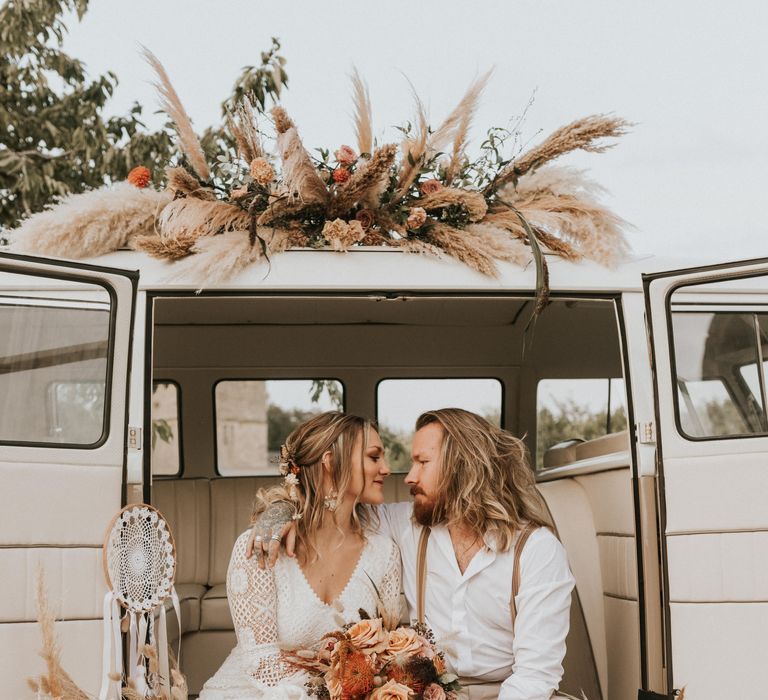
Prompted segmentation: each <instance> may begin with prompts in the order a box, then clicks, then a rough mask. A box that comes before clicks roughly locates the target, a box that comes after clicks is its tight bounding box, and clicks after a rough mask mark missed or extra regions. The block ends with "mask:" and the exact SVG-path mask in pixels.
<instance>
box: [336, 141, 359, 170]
mask: <svg viewBox="0 0 768 700" xmlns="http://www.w3.org/2000/svg"><path fill="white" fill-rule="evenodd" d="M333 155H334V156H336V162H337V163H339V164H340V165H352V164H353V163H354V162H355V161H356V160H357V153H355V149H354V148H352V146H346V145H344V146H342V147H341V148H339V150H338V151H336V152H335V153H334V154H333Z"/></svg>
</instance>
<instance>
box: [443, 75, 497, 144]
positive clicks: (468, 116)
mask: <svg viewBox="0 0 768 700" xmlns="http://www.w3.org/2000/svg"><path fill="white" fill-rule="evenodd" d="M492 73H493V70H489V71H487V72H486V73H484V74H483V75H481V76H480V77H479V78H477V79H476V80H474V81H473V82H472V84H471V85H470V86H469V89H468V90H467V92H466V93H465V94H464V97H462V99H461V102H459V104H458V105H456V107H455V108H454V110H453V111H452V112H451V113H450V114H449V115H448V117H446V119H445V121H444V122H443V123H442V124H441V125H440V126H439V127H438V128H437V129H436V130H435V132H434V133H433V134H432V136H430V138H429V148H430V149H431V150H433V151H442V150H443V149H444V148H445V147H446V146H447V145H448V144H449V143H450V142H451V141H452V140H453V154H452V155H453V156H455V157H456V158H460V157H461V154H463V152H464V147H465V146H466V141H467V134H468V132H469V127H470V125H471V123H472V119H473V117H474V116H475V112H476V111H477V106H478V104H479V102H480V97H481V95H482V93H483V90H485V87H486V85H488V81H489V80H490V78H491V74H492Z"/></svg>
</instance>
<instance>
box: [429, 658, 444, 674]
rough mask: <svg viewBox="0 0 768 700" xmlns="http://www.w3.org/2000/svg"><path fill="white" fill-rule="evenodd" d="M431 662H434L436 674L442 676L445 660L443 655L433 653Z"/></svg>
mask: <svg viewBox="0 0 768 700" xmlns="http://www.w3.org/2000/svg"><path fill="white" fill-rule="evenodd" d="M432 663H433V664H435V671H437V675H438V676H442V675H443V674H444V673H445V660H444V659H443V657H442V656H438V655H437V654H435V656H434V658H433V659H432Z"/></svg>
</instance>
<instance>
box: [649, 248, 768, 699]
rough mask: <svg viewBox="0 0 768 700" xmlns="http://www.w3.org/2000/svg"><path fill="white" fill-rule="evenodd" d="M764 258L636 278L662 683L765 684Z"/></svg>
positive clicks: (713, 688) (736, 693)
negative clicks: (649, 388)
mask: <svg viewBox="0 0 768 700" xmlns="http://www.w3.org/2000/svg"><path fill="white" fill-rule="evenodd" d="M767 274H768V260H752V261H745V262H741V263H735V264H730V265H718V266H711V267H702V268H696V269H690V270H676V271H672V272H662V273H657V274H650V275H644V276H643V284H644V292H645V302H646V314H647V323H648V330H649V334H650V345H651V355H652V364H653V369H654V382H655V387H654V388H655V391H654V394H655V401H656V406H655V413H656V449H657V457H656V459H657V468H658V470H657V471H658V475H659V481H658V488H659V494H658V496H659V509H660V512H659V523H660V531H661V538H660V539H661V542H660V546H661V559H662V571H663V582H662V584H663V585H662V589H663V592H664V594H663V598H664V601H663V602H664V616H665V620H664V624H665V640H666V650H665V655H666V668H667V684H668V685H667V687H668V688H669V689H670V690H672V689H678V688H682V687H683V686H686V691H687V692H686V697H687V696H688V695H690V697H692V698H697V700H723V698H747V697H750V698H752V697H762V696H763V695H764V694H765V693H766V692H768V690H766V683H767V682H768V675H767V674H766V659H768V635H766V629H768V413H767V412H766V406H768V399H767V396H766V394H767V392H766V381H765V369H766V365H765V363H766V361H767V360H768V277H766V275H767Z"/></svg>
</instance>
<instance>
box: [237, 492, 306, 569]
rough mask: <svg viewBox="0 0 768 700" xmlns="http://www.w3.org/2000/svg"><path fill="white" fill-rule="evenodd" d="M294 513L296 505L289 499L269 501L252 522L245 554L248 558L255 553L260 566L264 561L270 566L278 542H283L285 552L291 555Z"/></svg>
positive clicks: (294, 542) (294, 532)
mask: <svg viewBox="0 0 768 700" xmlns="http://www.w3.org/2000/svg"><path fill="white" fill-rule="evenodd" d="M295 513H296V506H295V505H294V504H293V503H291V502H290V501H274V502H273V503H271V504H270V505H269V506H268V507H267V509H266V510H264V511H263V512H262V513H261V514H260V515H259V516H258V517H257V518H256V520H255V522H254V523H253V527H252V528H251V535H250V537H249V538H248V545H247V547H246V550H245V556H246V557H247V558H249V559H250V558H251V557H252V556H253V555H254V554H255V555H256V557H257V559H258V562H259V566H260V567H261V568H264V565H265V564H266V563H268V564H269V566H270V568H271V567H273V566H274V565H275V562H276V561H277V555H278V553H279V551H280V543H281V542H284V543H285V551H286V554H287V555H288V556H289V557H292V556H293V555H294V549H295V546H296V527H295V525H294V520H293V516H294V514H295Z"/></svg>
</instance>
